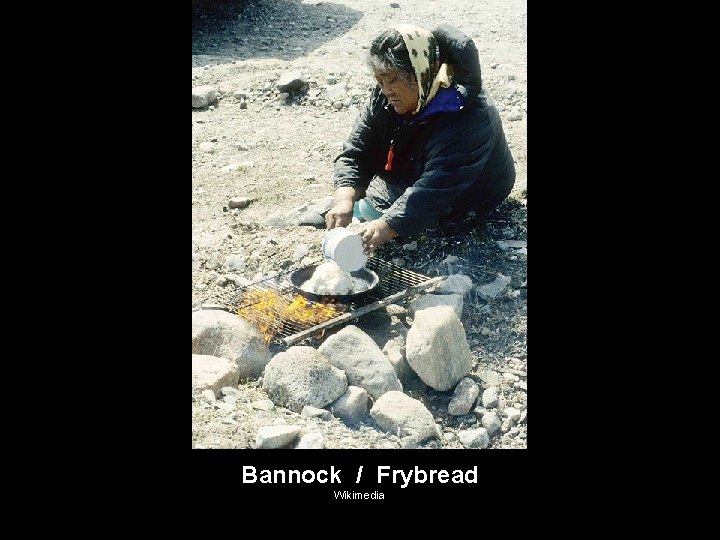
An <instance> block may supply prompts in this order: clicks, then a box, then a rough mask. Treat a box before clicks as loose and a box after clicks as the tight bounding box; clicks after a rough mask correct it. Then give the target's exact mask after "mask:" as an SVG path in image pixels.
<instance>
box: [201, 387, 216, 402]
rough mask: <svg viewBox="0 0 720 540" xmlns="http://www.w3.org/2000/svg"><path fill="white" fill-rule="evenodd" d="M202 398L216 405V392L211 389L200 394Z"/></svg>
mask: <svg viewBox="0 0 720 540" xmlns="http://www.w3.org/2000/svg"><path fill="white" fill-rule="evenodd" d="M200 398H201V399H202V400H203V401H206V402H207V403H215V392H213V391H212V390H210V389H207V390H203V391H202V392H201V394H200Z"/></svg>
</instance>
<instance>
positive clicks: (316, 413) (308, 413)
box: [300, 405, 332, 420]
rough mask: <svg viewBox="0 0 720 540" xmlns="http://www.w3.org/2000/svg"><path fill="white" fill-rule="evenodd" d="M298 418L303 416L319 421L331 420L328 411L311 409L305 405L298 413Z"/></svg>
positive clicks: (317, 408) (311, 407) (310, 406)
mask: <svg viewBox="0 0 720 540" xmlns="http://www.w3.org/2000/svg"><path fill="white" fill-rule="evenodd" d="M300 416H304V417H305V418H319V419H320V420H330V419H331V418H332V414H330V411H328V410H326V409H320V408H319V407H313V406H312V405H305V406H304V407H303V408H302V411H301V412H300Z"/></svg>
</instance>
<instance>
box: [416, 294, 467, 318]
mask: <svg viewBox="0 0 720 540" xmlns="http://www.w3.org/2000/svg"><path fill="white" fill-rule="evenodd" d="M435 306H450V307H451V308H452V309H453V311H454V312H455V314H456V315H457V316H458V319H459V318H460V317H462V310H463V297H462V295H461V294H423V295H422V296H419V297H418V298H416V299H415V300H413V301H412V302H410V305H409V306H408V310H409V311H410V316H411V317H413V318H414V317H415V313H416V312H418V311H420V310H421V309H427V308H431V307H435Z"/></svg>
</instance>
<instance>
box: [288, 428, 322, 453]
mask: <svg viewBox="0 0 720 540" xmlns="http://www.w3.org/2000/svg"><path fill="white" fill-rule="evenodd" d="M295 448H297V449H301V450H322V449H323V448H325V438H324V437H323V434H322V433H320V432H319V431H314V432H312V433H306V434H305V435H303V436H302V437H300V440H299V441H298V443H297V446H296V447H295Z"/></svg>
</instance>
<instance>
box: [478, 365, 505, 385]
mask: <svg viewBox="0 0 720 540" xmlns="http://www.w3.org/2000/svg"><path fill="white" fill-rule="evenodd" d="M478 378H479V379H480V380H481V381H482V382H484V383H485V385H486V386H498V385H499V384H500V383H501V382H502V377H501V376H500V374H499V373H498V372H497V371H493V370H492V369H484V370H482V371H480V372H478Z"/></svg>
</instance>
